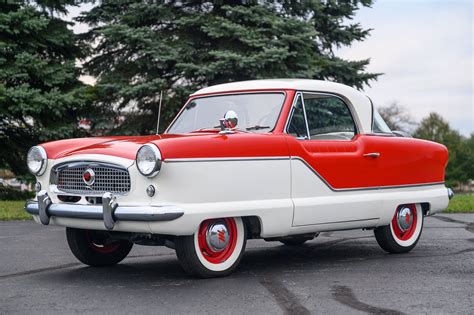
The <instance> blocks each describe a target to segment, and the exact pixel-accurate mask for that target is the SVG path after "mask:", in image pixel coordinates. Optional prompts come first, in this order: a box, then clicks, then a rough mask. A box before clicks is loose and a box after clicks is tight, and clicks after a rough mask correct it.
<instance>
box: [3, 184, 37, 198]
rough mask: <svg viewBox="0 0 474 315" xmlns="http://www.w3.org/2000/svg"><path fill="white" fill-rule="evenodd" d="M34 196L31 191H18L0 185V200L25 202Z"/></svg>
mask: <svg viewBox="0 0 474 315" xmlns="http://www.w3.org/2000/svg"><path fill="white" fill-rule="evenodd" d="M34 196H35V194H34V193H33V192H31V191H20V190H18V189H14V188H10V187H5V186H3V185H1V184H0V200H26V199H30V198H33V197H34Z"/></svg>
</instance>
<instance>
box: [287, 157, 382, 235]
mask: <svg viewBox="0 0 474 315" xmlns="http://www.w3.org/2000/svg"><path fill="white" fill-rule="evenodd" d="M291 170H292V174H293V177H292V181H291V184H292V197H293V202H294V204H295V216H294V219H293V226H303V225H314V224H322V223H325V224H327V223H340V222H346V221H361V220H371V221H373V220H374V219H378V218H379V213H378V211H379V209H380V205H381V203H380V199H379V198H380V197H379V196H377V195H375V194H373V193H372V191H368V190H364V191H350V192H335V191H333V190H331V188H329V187H328V186H327V185H326V184H325V183H324V182H323V181H322V180H321V179H320V178H319V177H318V176H317V175H316V174H315V173H314V172H313V171H312V170H311V169H310V168H309V167H308V166H307V165H306V164H304V163H303V162H302V161H300V160H298V159H292V160H291Z"/></svg>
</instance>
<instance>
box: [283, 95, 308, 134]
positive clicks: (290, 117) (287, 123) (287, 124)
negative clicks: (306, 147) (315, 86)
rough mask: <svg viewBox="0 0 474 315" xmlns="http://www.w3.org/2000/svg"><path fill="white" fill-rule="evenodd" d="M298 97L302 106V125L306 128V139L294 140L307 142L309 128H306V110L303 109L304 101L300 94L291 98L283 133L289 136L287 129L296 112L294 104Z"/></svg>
mask: <svg viewBox="0 0 474 315" xmlns="http://www.w3.org/2000/svg"><path fill="white" fill-rule="evenodd" d="M298 97H301V104H302V106H303V116H304V123H305V126H306V139H301V138H296V139H298V140H309V139H310V138H309V127H308V119H307V118H306V108H305V107H304V99H303V94H302V93H301V92H297V93H296V94H295V96H294V98H293V103H292V104H291V110H290V113H289V115H288V118H289V119H288V118H287V120H286V123H285V129H283V132H284V133H286V134H288V135H290V133H289V132H288V129H289V128H290V122H291V120H292V119H293V115H294V114H295V110H296V104H297V103H298Z"/></svg>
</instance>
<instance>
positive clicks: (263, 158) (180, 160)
mask: <svg viewBox="0 0 474 315" xmlns="http://www.w3.org/2000/svg"><path fill="white" fill-rule="evenodd" d="M274 160H299V161H301V162H302V163H303V164H304V165H305V166H306V167H307V168H309V169H310V170H311V171H312V172H313V173H314V174H315V175H316V176H317V177H319V179H320V180H321V181H322V182H323V183H324V184H325V185H326V186H327V187H328V188H329V189H331V190H332V191H334V192H344V191H359V190H378V189H393V188H409V187H420V186H433V185H441V184H444V183H445V182H444V181H443V182H432V183H422V184H407V185H390V186H373V187H356V188H334V187H332V186H331V185H330V184H329V183H328V182H327V181H326V180H325V179H324V178H323V177H322V176H321V175H320V174H319V173H318V172H317V171H316V170H315V169H314V168H313V167H312V166H311V165H309V164H308V162H306V160H304V159H303V158H301V157H299V156H290V157H286V156H261V157H229V158H176V159H166V160H164V161H163V162H164V163H191V162H230V161H244V162H245V161H274Z"/></svg>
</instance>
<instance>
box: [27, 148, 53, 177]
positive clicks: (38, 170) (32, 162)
mask: <svg viewBox="0 0 474 315" xmlns="http://www.w3.org/2000/svg"><path fill="white" fill-rule="evenodd" d="M26 161H27V164H28V168H29V170H30V172H31V173H33V175H42V174H43V173H44V171H46V166H47V164H48V157H47V155H46V151H45V150H44V149H43V148H42V147H38V146H35V147H31V149H30V150H29V151H28V155H27V157H26Z"/></svg>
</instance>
